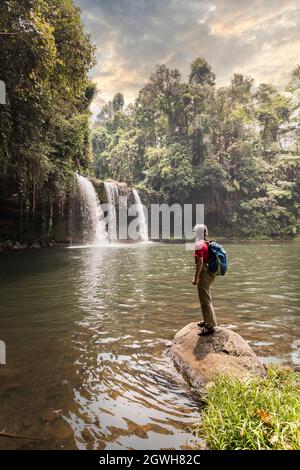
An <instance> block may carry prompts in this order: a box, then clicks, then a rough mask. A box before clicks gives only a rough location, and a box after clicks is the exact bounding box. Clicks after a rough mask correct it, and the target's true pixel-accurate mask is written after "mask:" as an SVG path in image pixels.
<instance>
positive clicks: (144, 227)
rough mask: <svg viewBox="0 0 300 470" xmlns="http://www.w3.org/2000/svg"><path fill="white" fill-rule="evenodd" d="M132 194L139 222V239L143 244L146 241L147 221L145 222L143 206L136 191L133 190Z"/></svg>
mask: <svg viewBox="0 0 300 470" xmlns="http://www.w3.org/2000/svg"><path fill="white" fill-rule="evenodd" d="M132 192H133V196H134V201H135V205H136V211H137V215H138V221H139V226H140V239H141V240H142V241H143V242H147V241H148V226H147V221H146V217H145V213H144V208H143V204H142V202H141V199H140V196H139V193H138V192H137V190H136V189H133V190H132Z"/></svg>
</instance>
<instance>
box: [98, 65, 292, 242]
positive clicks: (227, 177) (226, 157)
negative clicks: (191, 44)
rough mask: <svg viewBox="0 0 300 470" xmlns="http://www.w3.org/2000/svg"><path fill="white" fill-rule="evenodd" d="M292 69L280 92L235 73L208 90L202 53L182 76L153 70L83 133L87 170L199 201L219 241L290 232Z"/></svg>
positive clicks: (170, 197)
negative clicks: (128, 100) (132, 97)
mask: <svg viewBox="0 0 300 470" xmlns="http://www.w3.org/2000/svg"><path fill="white" fill-rule="evenodd" d="M299 92H300V66H298V67H296V68H295V69H294V71H293V72H292V73H291V76H290V83H288V85H287V90H286V91H285V92H284V93H279V92H278V91H277V90H276V89H275V88H274V87H273V86H272V84H265V83H262V84H260V85H256V84H255V83H254V80H253V79H252V78H250V77H247V76H243V75H241V74H235V75H234V76H233V77H232V79H231V83H230V84H229V85H228V86H226V87H216V85H215V74H214V73H213V71H212V69H211V66H210V65H209V64H208V63H207V61H205V60H204V59H202V58H198V59H196V60H195V61H194V62H193V63H192V64H191V70H190V75H189V77H188V80H187V81H183V80H182V77H181V74H180V72H179V71H178V70H176V69H175V70H171V69H169V68H168V67H167V66H166V65H160V66H157V68H156V70H155V71H154V72H153V73H152V74H151V76H150V79H149V82H148V83H147V84H146V85H145V86H144V87H143V88H142V89H141V90H140V92H139V94H138V97H137V99H136V101H135V103H134V104H131V105H129V106H127V107H126V108H125V107H124V98H123V96H122V94H120V93H117V94H116V95H115V97H114V98H113V99H112V101H110V102H109V103H107V104H105V105H104V106H103V107H102V109H101V112H100V113H99V115H98V117H97V121H96V123H95V126H94V129H93V131H92V145H93V152H94V156H95V162H94V170H95V173H96V175H97V176H98V177H99V178H108V177H112V178H114V179H116V180H122V181H126V182H127V183H128V184H130V185H137V186H138V187H139V188H143V189H145V190H146V191H147V192H148V193H149V194H150V198H151V196H152V197H158V199H160V200H161V201H166V202H168V203H173V202H180V203H183V202H198V203H204V204H205V216H206V221H207V222H208V223H210V224H212V225H213V231H214V233H216V234H220V235H221V234H223V235H226V236H228V237H232V236H233V237H245V238H246V237H256V238H260V237H262V238H263V237H293V236H294V235H295V234H296V233H297V232H298V231H299V228H300V226H299V222H297V220H298V215H299V208H300V205H299V204H300V187H299V183H300V173H299V165H300V152H299V151H300V100H299V98H300V95H299Z"/></svg>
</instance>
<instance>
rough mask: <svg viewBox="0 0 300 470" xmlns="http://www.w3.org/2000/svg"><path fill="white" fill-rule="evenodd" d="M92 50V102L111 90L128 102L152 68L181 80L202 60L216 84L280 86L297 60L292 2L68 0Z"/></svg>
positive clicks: (299, 5)
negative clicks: (241, 80) (243, 79)
mask: <svg viewBox="0 0 300 470" xmlns="http://www.w3.org/2000/svg"><path fill="white" fill-rule="evenodd" d="M75 3H76V4H77V5H78V6H79V7H80V9H81V12H82V13H81V16H82V21H83V23H84V25H85V28H86V31H87V32H88V33H90V34H91V37H92V41H93V43H94V44H95V45H96V48H97V50H96V58H97V65H96V66H95V67H94V68H93V70H92V71H91V78H92V79H93V81H94V82H95V83H96V84H97V86H98V89H99V91H100V93H99V97H98V101H96V103H94V104H93V106H92V109H93V112H94V113H96V112H97V109H98V108H99V106H100V105H101V101H100V100H101V99H103V100H105V101H108V100H109V99H111V98H112V97H113V96H114V95H115V94H116V93H117V92H121V93H123V94H124V97H125V102H126V103H130V102H132V101H134V99H135V97H136V96H137V93H138V90H139V89H140V88H141V87H142V86H143V85H144V84H145V83H146V82H147V79H148V77H149V74H150V73H151V72H152V71H153V70H154V69H155V67H156V65H157V64H167V65H168V66H169V67H171V68H177V69H178V70H179V71H180V72H181V73H182V76H183V78H184V79H186V78H187V76H188V74H189V71H190V64H191V62H192V61H193V60H194V59H195V58H197V57H204V58H205V59H206V60H207V61H208V62H209V63H210V64H211V66H212V68H213V70H214V72H215V74H216V76H217V85H219V86H222V85H226V84H228V83H229V81H230V77H231V76H232V75H233V74H234V73H243V74H246V75H250V76H252V77H253V78H254V79H255V80H256V82H257V83H260V82H265V83H268V82H272V83H273V84H274V85H275V86H277V87H278V88H279V89H282V90H283V89H284V87H285V85H286V84H287V82H288V80H289V73H290V72H291V70H292V69H294V68H295V66H296V65H297V64H299V63H300V1H299V0H254V1H251V0H75Z"/></svg>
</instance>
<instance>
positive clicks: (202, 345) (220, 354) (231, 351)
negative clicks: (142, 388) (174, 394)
mask: <svg viewBox="0 0 300 470" xmlns="http://www.w3.org/2000/svg"><path fill="white" fill-rule="evenodd" d="M199 331H200V330H199V327H198V325H197V323H194V322H193V323H189V324H188V325H186V326H185V327H184V328H182V330H180V331H178V332H177V333H176V335H175V337H174V340H173V344H172V345H171V346H170V348H169V349H168V352H167V354H168V355H169V356H171V357H172V358H173V360H174V363H175V366H176V367H177V369H179V371H180V372H181V373H182V375H183V376H184V378H185V379H186V380H187V381H188V382H190V384H191V385H192V387H193V388H195V389H196V390H197V391H201V388H202V387H204V386H205V385H207V384H208V383H209V382H212V381H213V379H214V378H215V377H216V376H217V375H218V374H223V375H228V376H231V377H239V378H248V377H253V376H257V375H258V376H264V375H265V374H266V369H265V367H264V366H263V364H262V363H261V362H260V361H259V360H258V358H257V356H256V354H255V353H254V352H253V351H252V349H251V348H250V346H249V345H248V343H247V342H246V341H245V340H244V339H243V338H242V337H241V336H240V335H239V334H237V333H235V332H234V331H232V330H229V329H225V328H220V327H217V328H216V329H215V332H214V333H213V334H211V335H209V336H199V335H198V333H199Z"/></svg>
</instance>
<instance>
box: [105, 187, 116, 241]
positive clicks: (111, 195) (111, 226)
mask: <svg viewBox="0 0 300 470" xmlns="http://www.w3.org/2000/svg"><path fill="white" fill-rule="evenodd" d="M104 188H105V192H106V197H107V202H108V204H109V205H110V206H109V211H108V238H109V241H112V242H115V241H116V240H117V239H118V236H117V213H116V205H117V203H118V202H119V188H118V185H117V184H116V183H109V182H105V183H104Z"/></svg>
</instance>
